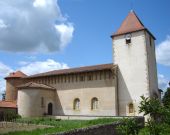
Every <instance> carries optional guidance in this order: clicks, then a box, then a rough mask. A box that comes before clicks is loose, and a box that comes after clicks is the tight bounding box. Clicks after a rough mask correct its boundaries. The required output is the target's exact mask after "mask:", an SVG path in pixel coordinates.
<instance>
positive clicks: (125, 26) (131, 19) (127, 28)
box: [111, 11, 155, 39]
mask: <svg viewBox="0 0 170 135" xmlns="http://www.w3.org/2000/svg"><path fill="white" fill-rule="evenodd" d="M140 30H146V31H147V32H148V33H149V34H150V35H151V36H152V37H153V38H154V39H155V37H154V36H153V35H152V33H151V32H149V30H148V29H147V28H146V27H145V26H144V25H143V23H142V22H141V20H140V19H139V18H138V16H137V15H136V13H135V12H134V11H130V12H129V14H128V16H127V17H126V18H125V20H124V21H123V22H122V24H121V26H120V27H119V29H118V30H117V31H116V32H115V33H114V34H113V35H112V36H111V37H115V36H119V35H123V34H126V33H131V32H135V31H140Z"/></svg>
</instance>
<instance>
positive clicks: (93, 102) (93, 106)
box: [91, 97, 99, 110]
mask: <svg viewBox="0 0 170 135" xmlns="http://www.w3.org/2000/svg"><path fill="white" fill-rule="evenodd" d="M98 108H99V101H98V99H97V98H96V97H95V98H92V100H91V109H92V110H97V109H98Z"/></svg>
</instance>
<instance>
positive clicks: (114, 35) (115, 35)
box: [110, 28, 156, 40]
mask: <svg viewBox="0 0 170 135" xmlns="http://www.w3.org/2000/svg"><path fill="white" fill-rule="evenodd" d="M143 30H145V31H147V32H148V33H149V34H150V35H151V36H152V37H153V39H154V40H156V38H155V36H154V35H153V34H152V33H151V32H150V31H149V30H148V29H147V28H143V29H139V30H134V31H128V32H124V33H119V34H113V35H111V36H110V37H111V38H112V39H113V38H114V37H117V36H121V35H124V34H128V33H132V32H138V31H143Z"/></svg>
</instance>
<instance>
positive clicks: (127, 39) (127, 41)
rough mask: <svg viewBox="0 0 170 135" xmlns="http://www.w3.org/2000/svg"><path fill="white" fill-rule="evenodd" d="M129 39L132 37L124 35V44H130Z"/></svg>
mask: <svg viewBox="0 0 170 135" xmlns="http://www.w3.org/2000/svg"><path fill="white" fill-rule="evenodd" d="M131 37H132V35H131V34H126V35H125V41H126V44H130V43H131Z"/></svg>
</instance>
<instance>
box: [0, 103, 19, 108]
mask: <svg viewBox="0 0 170 135" xmlns="http://www.w3.org/2000/svg"><path fill="white" fill-rule="evenodd" d="M0 108H17V104H16V102H15V101H0Z"/></svg>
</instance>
